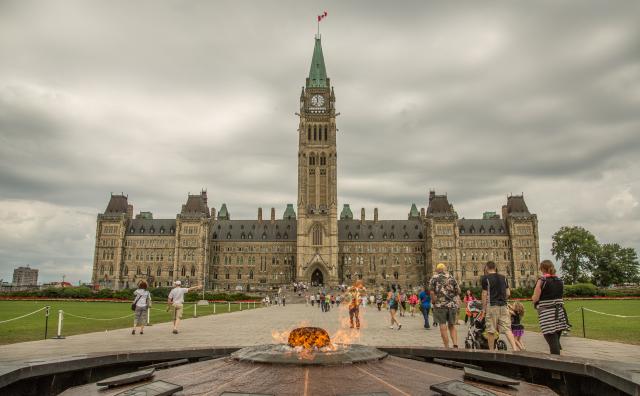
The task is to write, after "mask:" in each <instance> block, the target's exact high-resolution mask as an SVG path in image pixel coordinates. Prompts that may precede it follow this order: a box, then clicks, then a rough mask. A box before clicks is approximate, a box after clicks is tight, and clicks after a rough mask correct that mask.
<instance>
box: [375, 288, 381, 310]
mask: <svg viewBox="0 0 640 396" xmlns="http://www.w3.org/2000/svg"><path fill="white" fill-rule="evenodd" d="M376 305H377V306H378V311H381V310H382V294H380V292H377V293H376Z"/></svg>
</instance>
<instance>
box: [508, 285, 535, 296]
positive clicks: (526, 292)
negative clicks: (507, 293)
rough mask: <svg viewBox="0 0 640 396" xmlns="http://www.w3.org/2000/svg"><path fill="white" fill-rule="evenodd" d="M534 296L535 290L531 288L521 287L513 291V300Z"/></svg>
mask: <svg viewBox="0 0 640 396" xmlns="http://www.w3.org/2000/svg"><path fill="white" fill-rule="evenodd" d="M532 295H533V289H532V288H530V287H519V288H516V289H511V297H512V298H531V296H532Z"/></svg>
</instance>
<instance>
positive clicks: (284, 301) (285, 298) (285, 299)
mask: <svg viewBox="0 0 640 396" xmlns="http://www.w3.org/2000/svg"><path fill="white" fill-rule="evenodd" d="M286 305H287V296H285V295H283V296H282V306H283V307H284V306H286Z"/></svg>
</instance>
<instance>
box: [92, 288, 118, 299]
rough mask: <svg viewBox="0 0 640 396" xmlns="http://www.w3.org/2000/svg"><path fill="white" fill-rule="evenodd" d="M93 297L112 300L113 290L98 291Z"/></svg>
mask: <svg viewBox="0 0 640 396" xmlns="http://www.w3.org/2000/svg"><path fill="white" fill-rule="evenodd" d="M94 297H96V298H113V290H111V289H100V290H99V291H98V292H97V293H96V294H95V295H94Z"/></svg>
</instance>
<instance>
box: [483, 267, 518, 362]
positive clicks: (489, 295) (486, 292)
mask: <svg viewBox="0 0 640 396" xmlns="http://www.w3.org/2000/svg"><path fill="white" fill-rule="evenodd" d="M484 273H485V275H483V276H481V277H480V284H481V285H482V310H483V313H482V314H481V315H484V318H485V323H486V324H485V325H486V331H487V341H488V342H489V350H491V351H493V350H494V348H495V339H496V335H498V336H499V335H500V333H502V334H504V335H505V336H506V337H507V340H508V341H509V344H511V349H513V350H514V351H518V350H520V348H518V346H517V345H516V340H515V339H514V338H513V333H511V317H510V315H509V308H507V299H508V298H509V296H510V295H511V290H510V289H509V283H508V282H507V278H506V277H505V276H504V275H502V274H499V273H498V272H497V269H496V263H494V262H493V261H487V264H485V266H484Z"/></svg>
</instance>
